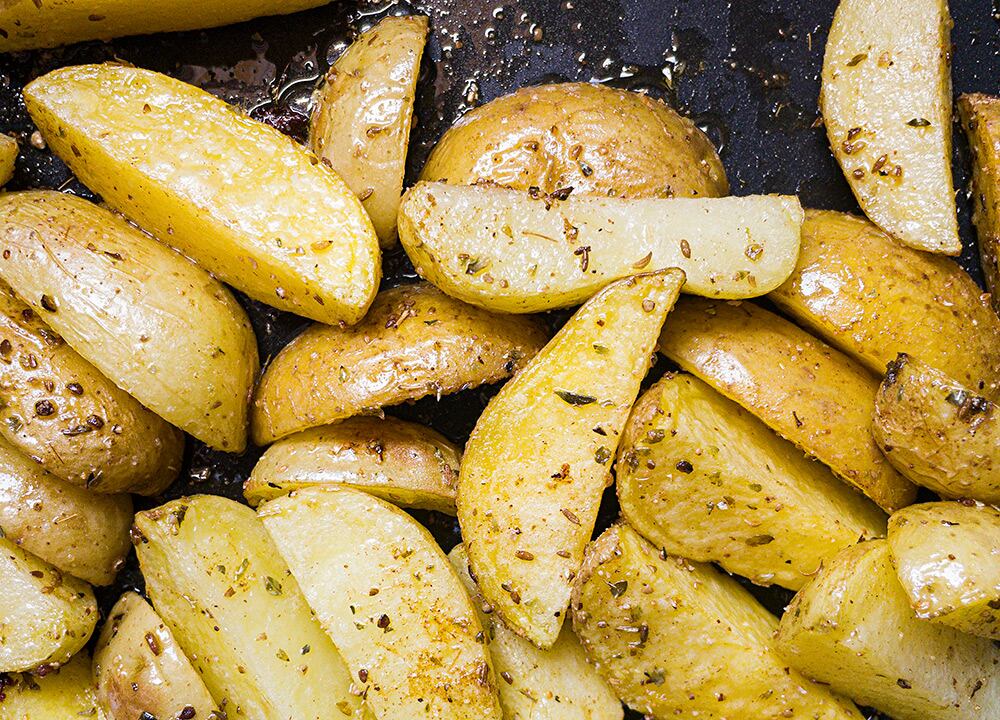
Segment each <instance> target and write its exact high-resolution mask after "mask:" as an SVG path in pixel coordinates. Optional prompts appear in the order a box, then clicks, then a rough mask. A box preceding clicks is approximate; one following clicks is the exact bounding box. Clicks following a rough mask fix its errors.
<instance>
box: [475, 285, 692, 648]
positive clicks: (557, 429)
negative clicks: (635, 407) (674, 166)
mask: <svg viewBox="0 0 1000 720" xmlns="http://www.w3.org/2000/svg"><path fill="white" fill-rule="evenodd" d="M683 283H684V273H683V272H682V271H680V270H677V269H670V270H660V271H658V272H653V273H646V274H643V275H636V276H634V277H631V278H626V279H624V280H619V281H618V282H615V283H613V284H611V285H609V286H608V287H607V288H605V289H604V290H603V291H601V292H600V293H599V294H597V295H595V296H594V297H593V298H591V299H590V300H589V301H588V302H587V304H585V305H584V306H583V307H582V308H580V309H579V310H577V311H576V313H575V314H574V315H573V317H572V318H570V320H569V321H568V322H567V323H566V324H565V325H564V326H563V328H562V329H561V330H560V331H559V333H558V334H557V335H556V336H555V337H554V338H553V339H552V340H551V341H550V342H549V344H548V345H546V346H545V347H544V348H543V349H542V351H541V352H539V353H538V355H536V356H535V357H534V358H533V359H532V360H531V361H530V362H529V363H528V365H527V366H526V367H525V368H524V369H523V370H521V371H520V372H519V373H518V374H517V375H516V376H514V379H513V380H511V381H509V382H508V383H507V384H506V385H504V386H503V389H501V390H500V393H499V394H498V395H497V396H496V397H494V398H493V399H492V400H491V401H490V403H489V405H488V406H487V407H486V409H485V410H484V411H483V414H482V415H481V416H480V417H479V420H478V422H477V423H476V427H475V429H474V430H473V431H472V436H471V437H470V438H469V442H468V443H467V444H466V447H465V456H464V457H463V459H462V468H461V471H460V473H459V479H458V521H459V524H460V525H461V528H462V537H463V539H464V541H465V548H466V550H467V551H468V553H469V562H470V565H471V568H472V571H473V574H474V575H475V577H476V578H477V580H478V582H479V587H480V589H481V590H482V593H483V596H484V597H485V598H486V599H487V601H489V603H490V605H492V606H493V607H494V608H495V609H496V610H497V612H498V613H499V614H500V617H501V618H502V619H503V621H504V622H505V623H506V624H507V626H508V627H509V628H511V629H512V630H514V631H515V632H517V633H518V634H519V635H521V636H522V637H525V638H527V639H528V640H530V641H531V642H533V643H534V644H535V645H537V646H538V647H540V648H548V647H551V646H552V644H553V643H554V642H555V641H556V639H557V638H558V637H559V630H560V628H561V627H562V624H563V617H564V615H565V612H566V606H567V604H568V603H569V595H570V590H571V587H572V582H573V578H574V577H575V576H576V573H577V571H578V570H579V569H580V563H581V562H582V561H583V551H584V548H585V547H586V545H587V542H588V541H589V540H590V536H591V533H592V532H593V530H594V522H595V520H596V519H597V510H598V507H599V506H600V503H601V495H602V493H603V491H604V488H605V487H607V486H608V485H610V484H611V482H612V479H611V462H612V459H613V458H614V456H615V450H616V449H617V447H618V440H619V436H620V435H621V432H622V428H623V427H624V425H625V421H626V420H627V418H628V413H629V410H631V408H632V404H633V403H634V402H635V398H636V395H638V393H639V384H640V383H641V382H642V379H643V377H645V375H646V372H647V371H648V370H649V364H650V356H651V353H652V352H653V350H654V347H655V344H656V336H657V334H658V333H659V332H660V327H661V326H662V325H663V320H664V318H665V317H666V316H667V313H669V312H670V309H671V308H672V307H673V305H674V302H675V301H676V299H677V294H678V293H679V292H680V288H681V285H683Z"/></svg>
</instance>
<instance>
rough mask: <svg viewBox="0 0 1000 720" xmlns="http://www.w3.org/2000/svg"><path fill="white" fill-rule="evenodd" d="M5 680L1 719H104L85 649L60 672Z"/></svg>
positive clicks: (0, 706) (0, 712)
mask: <svg viewBox="0 0 1000 720" xmlns="http://www.w3.org/2000/svg"><path fill="white" fill-rule="evenodd" d="M5 680H6V681H5V682H4V686H3V692H2V693H0V720H79V719H80V718H93V719H94V720H105V715H104V713H103V712H102V711H101V709H100V708H99V707H98V705H97V699H96V697H95V695H94V683H93V680H92V679H91V677H90V655H89V654H88V653H87V651H86V650H84V651H82V652H79V653H77V654H76V655H74V656H73V659H72V660H70V661H69V662H68V663H66V664H65V665H63V666H62V667H61V668H59V669H58V670H57V671H51V672H47V673H45V674H44V675H29V674H27V673H25V674H23V675H12V676H7V677H6V678H5ZM108 720H117V718H108ZM210 720H211V719H210Z"/></svg>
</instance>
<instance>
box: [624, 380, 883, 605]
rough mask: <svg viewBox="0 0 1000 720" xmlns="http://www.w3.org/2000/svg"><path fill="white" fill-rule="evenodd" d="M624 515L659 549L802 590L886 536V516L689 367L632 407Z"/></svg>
mask: <svg viewBox="0 0 1000 720" xmlns="http://www.w3.org/2000/svg"><path fill="white" fill-rule="evenodd" d="M616 472H617V480H618V481H617V488H618V500H619V502H620V503H621V509H622V515H623V516H624V517H625V519H626V520H628V522H629V524H630V525H631V526H632V527H633V528H635V529H636V530H637V531H638V532H639V533H640V534H641V535H643V536H644V537H646V538H647V539H649V540H650V541H651V542H652V543H653V544H654V545H656V547H659V548H663V549H665V550H666V551H667V552H669V553H671V554H673V555H679V556H681V557H686V558H690V559H691V560H697V561H700V562H716V563H718V564H720V565H721V566H722V567H723V568H725V569H726V570H728V571H729V572H731V573H736V574H737V575H743V576H744V577H748V578H750V579H751V580H752V581H754V582H755V583H757V584H760V585H771V584H775V585H781V586H783V587H787V588H791V589H793V590H797V589H798V588H800V587H802V585H804V584H805V583H806V582H807V581H808V579H809V578H810V577H811V576H812V575H814V574H815V573H816V571H817V570H818V569H819V567H820V565H821V564H822V563H823V560H824V558H828V557H830V556H832V555H836V554H837V552H838V551H840V550H842V549H843V548H845V547H848V546H850V545H853V544H854V543H856V542H858V540H859V539H870V538H872V537H876V536H878V537H885V529H886V528H885V523H886V517H885V514H884V513H883V512H882V511H881V510H879V509H878V507H877V506H876V505H875V504H874V503H872V502H871V501H869V500H868V499H866V498H864V497H862V496H861V495H859V494H858V493H856V492H854V491H852V490H851V488H850V487H848V486H847V485H846V484H844V483H842V482H841V481H840V480H838V479H837V478H836V477H834V475H833V473H831V472H830V470H829V469H828V468H827V467H826V466H824V465H822V464H820V463H818V462H815V461H811V460H809V459H808V458H806V456H805V455H803V454H802V452H801V451H800V450H797V449H796V448H795V447H794V446H793V445H792V444H791V443H789V442H786V441H785V440H782V439H781V438H780V437H778V436H777V435H775V434H774V433H773V432H772V431H771V430H770V429H769V428H768V427H767V426H766V425H765V424H764V423H762V422H761V421H760V420H758V419H757V418H755V417H754V416H753V415H751V414H750V413H749V412H747V411H746V410H744V409H743V408H741V407H740V406H739V405H737V404H736V403H734V402H732V401H730V400H727V399H726V398H724V397H723V396H722V395H720V394H719V393H717V392H715V391H714V390H712V388H710V387H708V385H706V384H705V383H703V382H702V381H701V380H698V379H697V378H695V377H693V376H691V375H667V376H665V377H664V378H663V379H662V380H660V381H659V382H658V383H657V384H656V385H654V386H653V387H651V388H650V389H649V390H648V391H647V392H646V393H645V394H644V395H643V396H642V397H641V398H639V401H638V402H637V403H636V404H635V407H634V408H632V415H631V417H629V421H628V424H627V425H626V426H625V431H624V432H623V433H622V440H621V443H620V444H619V446H618V463H617V465H616Z"/></svg>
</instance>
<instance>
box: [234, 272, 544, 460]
mask: <svg viewBox="0 0 1000 720" xmlns="http://www.w3.org/2000/svg"><path fill="white" fill-rule="evenodd" d="M545 337H546V335H545V331H544V329H543V326H542V324H541V323H540V322H538V321H537V320H534V319H529V318H515V317H504V316H502V315H492V314H490V313H487V312H484V311H483V310H480V309H479V308H476V307H472V306H471V305H466V304H465V303H462V302H459V301H458V300H455V299H453V298H451V297H449V296H447V295H445V294H444V293H442V292H440V291H438V290H437V289H436V288H434V287H432V286H429V285H423V284H421V285H406V286H402V287H397V288H393V289H391V290H386V291H385V292H383V293H380V294H379V296H378V298H377V299H376V301H375V304H374V305H373V306H372V309H371V312H369V313H368V315H367V316H366V317H365V319H364V321H363V322H361V323H359V324H358V325H355V326H354V327H350V328H344V327H332V326H325V325H314V326H313V327H311V328H309V329H308V330H306V331H305V332H304V333H302V335H300V336H299V337H297V338H296V339H295V340H293V341H292V342H291V343H289V344H288V345H287V346H286V347H285V348H284V349H283V350H282V351H281V352H280V353H278V356H277V357H276V358H275V359H274V360H273V361H272V362H271V364H270V366H269V367H268V368H267V371H266V372H265V373H264V377H263V378H262V379H261V381H260V385H259V386H258V388H257V394H256V397H255V399H254V405H253V422H252V426H253V439H254V442H256V443H257V444H258V445H266V444H268V443H271V442H273V441H275V440H277V439H279V438H282V437H285V436H286V435H291V434H292V433H295V432H299V431H300V430H305V429H307V428H311V427H316V426H318V425H326V424H328V423H333V422H338V421H340V420H344V419H346V418H349V417H352V416H354V415H361V414H365V413H369V414H370V413H372V412H377V411H378V410H379V408H381V407H383V406H387V405H398V404H399V403H402V402H405V401H407V400H416V399H417V398H421V397H424V396H425V395H433V394H435V393H437V394H442V395H446V394H448V393H453V392H457V391H458V390H465V389H467V388H471V387H475V386H477V385H482V384H484V383H491V382H497V381H498V380H502V379H504V378H507V377H509V376H510V375H511V374H513V373H514V372H515V371H516V370H517V369H519V368H520V367H522V366H523V365H524V363H525V362H526V361H527V359H528V358H530V357H532V356H533V355H534V354H535V353H536V352H538V350H539V348H541V347H542V346H543V345H544V344H545Z"/></svg>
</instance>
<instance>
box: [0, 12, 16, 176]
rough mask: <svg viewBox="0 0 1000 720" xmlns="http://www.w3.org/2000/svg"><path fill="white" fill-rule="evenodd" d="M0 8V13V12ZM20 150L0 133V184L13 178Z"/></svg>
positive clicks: (7, 136) (8, 137) (12, 141)
mask: <svg viewBox="0 0 1000 720" xmlns="http://www.w3.org/2000/svg"><path fill="white" fill-rule="evenodd" d="M2 12H3V11H2V10H0V14H2ZM18 152H20V148H19V147H18V144H17V140H15V139H14V138H12V137H11V136H10V135H3V134H0V186H2V185H6V184H7V183H9V182H10V181H11V180H12V179H13V178H14V166H15V164H16V163H17V154H18Z"/></svg>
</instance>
